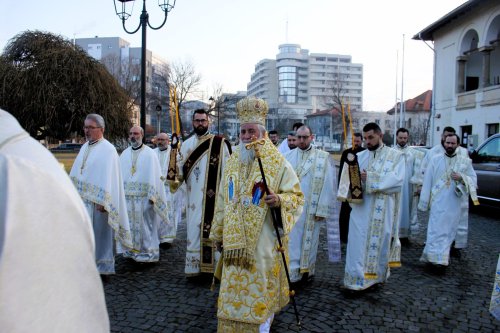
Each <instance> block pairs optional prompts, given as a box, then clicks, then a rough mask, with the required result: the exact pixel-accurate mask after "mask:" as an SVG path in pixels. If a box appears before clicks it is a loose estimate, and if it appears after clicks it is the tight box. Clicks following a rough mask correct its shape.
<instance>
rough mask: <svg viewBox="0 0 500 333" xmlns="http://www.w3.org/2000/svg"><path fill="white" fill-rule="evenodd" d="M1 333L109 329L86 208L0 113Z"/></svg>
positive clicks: (51, 163)
mask: <svg viewBox="0 0 500 333" xmlns="http://www.w3.org/2000/svg"><path fill="white" fill-rule="evenodd" d="M0 327H1V328H0V330H1V331H2V332H9V333H24V332H57V333H66V332H89V333H90V332H92V333H94V332H99V333H101V332H102V333H104V332H109V330H110V328H109V319H108V313H107V310H106V303H105V300H104V291H103V287H102V283H101V279H100V278H99V273H98V271H97V269H96V265H95V258H94V235H93V233H92V225H91V221H90V218H89V216H88V214H87V211H86V209H85V206H84V205H83V203H82V200H81V198H80V196H79V195H78V193H77V191H76V190H75V187H74V186H73V184H72V183H71V180H70V179H69V177H68V175H67V174H66V172H64V170H63V168H61V166H60V164H59V163H58V162H57V160H56V159H55V158H54V156H53V155H52V154H51V153H50V152H49V151H48V150H47V149H46V148H45V147H43V146H42V145H40V143H38V142H37V141H35V140H34V139H32V138H31V137H30V136H29V134H28V133H26V132H25V131H24V130H23V129H22V128H21V126H20V125H19V123H18V122H17V120H16V119H15V118H14V117H13V116H12V115H10V114H9V113H7V112H5V111H3V110H1V109H0Z"/></svg>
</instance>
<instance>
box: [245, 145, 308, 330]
mask: <svg viewBox="0 0 500 333" xmlns="http://www.w3.org/2000/svg"><path fill="white" fill-rule="evenodd" d="M265 143H266V140H265V139H259V140H257V139H253V140H252V142H251V143H248V144H246V145H245V148H246V149H254V151H255V157H256V158H257V161H258V163H259V169H260V175H261V176H262V182H263V183H264V190H265V192H266V194H267V196H266V198H265V199H264V201H265V202H266V204H267V205H268V206H269V207H270V209H271V217H272V220H273V225H274V230H275V232H276V237H277V239H278V245H279V248H278V251H279V252H281V259H282V260H283V267H284V268H285V273H286V279H287V281H288V289H289V290H290V300H291V301H292V305H293V310H294V312H295V318H296V320H297V326H299V329H301V323H300V318H299V311H298V310H297V304H296V303H295V291H294V290H292V285H291V282H290V273H289V272H288V266H287V264H286V257H285V248H284V247H283V243H282V242H281V236H280V233H279V230H278V227H279V228H283V221H282V220H281V209H280V208H279V206H280V204H281V203H280V199H279V196H278V195H276V194H275V193H273V192H271V191H270V190H269V187H268V186H267V181H266V175H265V174H264V168H263V167H262V161H261V159H260V147H259V146H262V145H264V144H265Z"/></svg>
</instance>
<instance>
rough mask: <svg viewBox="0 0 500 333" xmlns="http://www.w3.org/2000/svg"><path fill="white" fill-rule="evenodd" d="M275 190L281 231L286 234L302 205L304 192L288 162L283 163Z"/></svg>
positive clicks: (298, 215)
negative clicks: (279, 203) (276, 189)
mask: <svg viewBox="0 0 500 333" xmlns="http://www.w3.org/2000/svg"><path fill="white" fill-rule="evenodd" d="M277 192H278V193H277V194H278V196H279V198H280V202H281V206H280V207H281V218H282V221H283V231H284V233H285V235H286V234H288V233H290V231H291V230H292V228H293V226H294V225H295V221H297V219H298V218H299V217H300V214H301V213H302V208H303V206H304V194H303V193H302V191H301V190H300V182H299V179H298V177H297V175H296V174H295V171H294V170H293V168H292V167H291V166H290V164H289V163H288V162H286V163H285V165H284V168H283V174H282V176H281V182H280V186H279V189H278V191H277Z"/></svg>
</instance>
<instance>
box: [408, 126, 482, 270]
mask: <svg viewBox="0 0 500 333" xmlns="http://www.w3.org/2000/svg"><path fill="white" fill-rule="evenodd" d="M459 143H460V142H459V138H458V136H457V135H456V134H451V135H448V136H447V137H446V138H445V142H444V147H445V150H446V152H445V153H444V154H439V155H436V156H434V157H433V158H432V159H431V160H430V161H429V165H428V167H427V169H426V170H425V175H424V182H423V185H422V191H421V193H420V201H419V205H418V208H419V209H421V210H427V209H429V208H430V214H429V223H428V226H427V240H426V243H425V247H424V251H423V253H422V256H421V258H420V260H421V261H423V262H428V263H431V264H435V265H440V266H448V263H449V255H450V248H451V244H452V243H453V240H454V239H455V236H456V233H457V229H458V225H459V223H460V214H461V210H460V206H461V203H462V201H463V200H464V198H463V197H465V198H466V199H467V200H468V197H469V194H470V196H471V199H472V201H473V202H474V204H479V203H478V201H477V195H476V179H477V177H476V172H475V171H474V169H473V168H472V161H471V160H470V159H469V158H467V157H465V158H464V157H462V156H459V155H458V154H457V149H458V145H459Z"/></svg>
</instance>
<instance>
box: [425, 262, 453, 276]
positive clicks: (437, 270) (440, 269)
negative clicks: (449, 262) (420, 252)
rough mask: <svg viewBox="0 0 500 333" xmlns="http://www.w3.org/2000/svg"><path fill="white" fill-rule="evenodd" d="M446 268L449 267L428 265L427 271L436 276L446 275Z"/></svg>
mask: <svg viewBox="0 0 500 333" xmlns="http://www.w3.org/2000/svg"><path fill="white" fill-rule="evenodd" d="M446 267H448V266H445V265H439V264H432V263H427V270H428V271H429V272H430V273H432V274H435V275H444V274H445V273H446Z"/></svg>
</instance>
